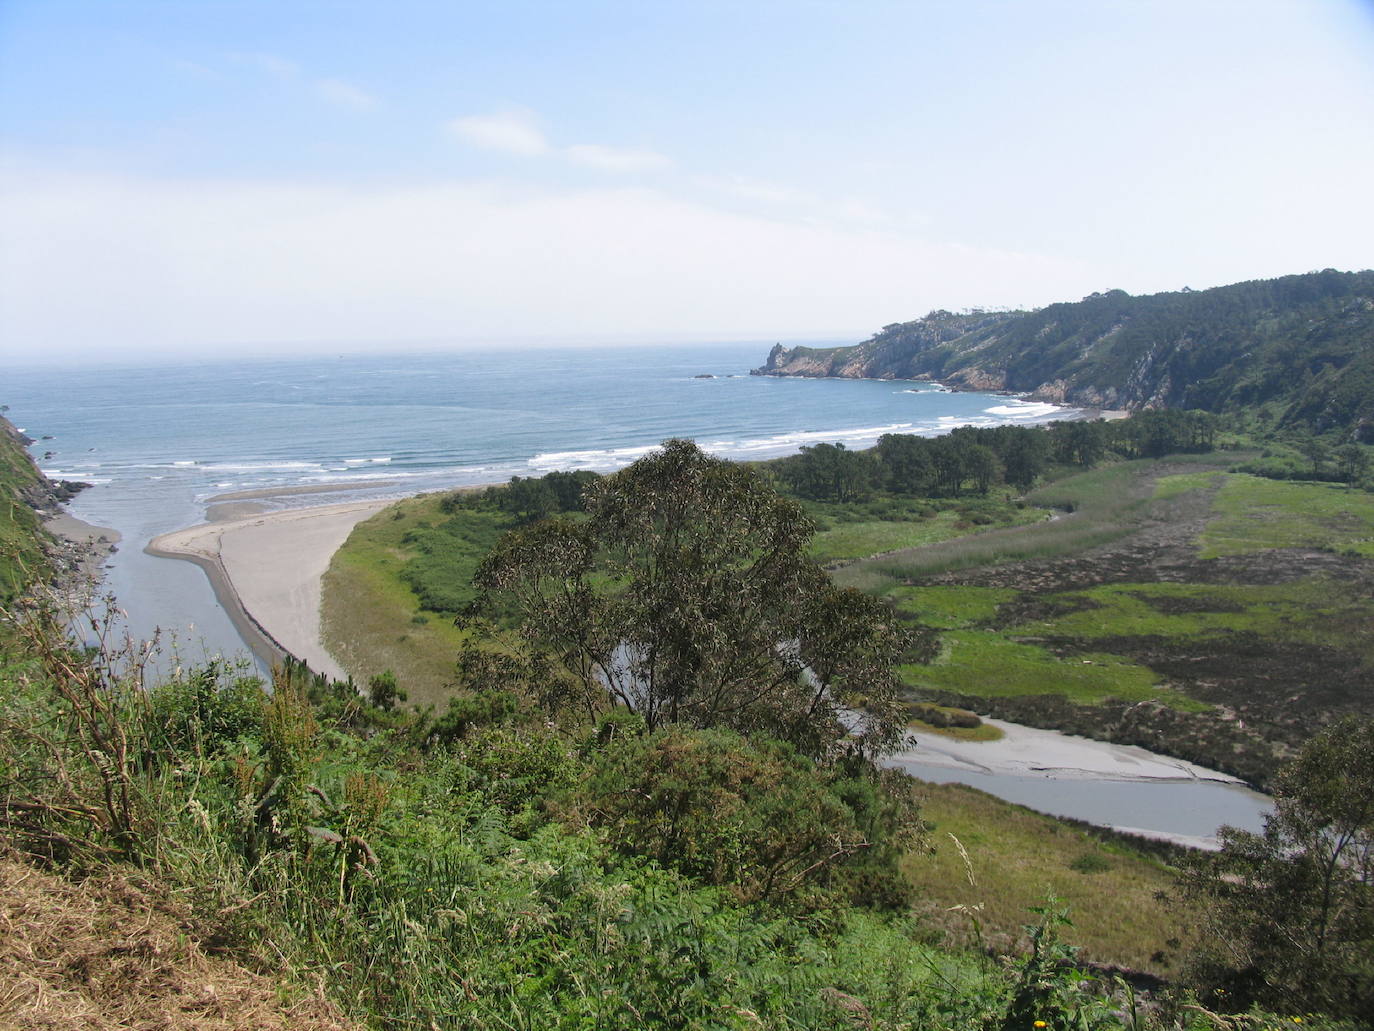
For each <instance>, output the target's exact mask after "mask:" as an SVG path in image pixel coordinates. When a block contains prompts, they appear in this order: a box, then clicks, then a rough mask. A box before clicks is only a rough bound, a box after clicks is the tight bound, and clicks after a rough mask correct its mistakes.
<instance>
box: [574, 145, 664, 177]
mask: <svg viewBox="0 0 1374 1031" xmlns="http://www.w3.org/2000/svg"><path fill="white" fill-rule="evenodd" d="M563 154H564V156H565V157H567V159H568V160H569V161H571V162H573V163H574V164H578V165H589V166H591V167H592V168H599V169H601V170H602V171H606V172H651V171H655V170H657V169H662V168H669V167H671V166H672V164H673V162H672V161H671V160H670V159H669V158H667V157H665V156H664V155H662V154H656V153H654V152H653V151H651V150H629V149H625V148H622V147H603V146H601V145H600V144H596V143H579V144H577V145H575V146H572V147H567V148H565V149H564V150H563Z"/></svg>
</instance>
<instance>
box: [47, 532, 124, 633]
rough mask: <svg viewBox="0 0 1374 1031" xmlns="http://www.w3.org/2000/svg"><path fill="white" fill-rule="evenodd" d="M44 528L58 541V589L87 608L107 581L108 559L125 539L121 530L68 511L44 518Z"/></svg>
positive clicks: (56, 556)
mask: <svg viewBox="0 0 1374 1031" xmlns="http://www.w3.org/2000/svg"><path fill="white" fill-rule="evenodd" d="M43 529H45V530H46V531H47V532H48V533H50V534H52V536H53V538H54V539H55V540H56V541H57V548H56V550H57V554H56V555H55V556H54V558H55V559H56V561H57V563H58V568H57V573H58V581H57V586H58V590H59V592H61V593H62V594H64V595H66V596H67V597H68V599H69V600H70V601H71V602H72V603H73V604H74V605H75V606H76V607H78V608H79V607H81V606H83V605H85V604H86V603H87V602H88V601H90V600H91V599H92V597H93V596H94V595H95V594H96V593H97V591H98V588H99V585H100V583H101V581H102V580H103V579H104V569H103V567H104V565H105V560H106V559H108V558H109V557H110V555H111V554H113V553H114V551H115V550H116V548H117V546H118V545H119V542H120V541H121V540H123V537H122V535H121V534H120V532H119V531H118V530H115V529H111V528H110V527H108V526H95V525H92V524H91V523H88V522H86V521H85V520H84V519H78V518H76V516H74V515H72V514H71V513H70V512H68V511H67V510H66V509H65V508H60V509H58V510H57V512H56V513H55V514H54V515H48V516H44V517H43Z"/></svg>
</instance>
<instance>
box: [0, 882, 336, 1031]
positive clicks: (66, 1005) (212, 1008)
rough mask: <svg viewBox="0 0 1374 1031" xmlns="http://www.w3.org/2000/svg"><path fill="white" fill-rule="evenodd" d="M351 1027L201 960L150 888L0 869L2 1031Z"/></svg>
mask: <svg viewBox="0 0 1374 1031" xmlns="http://www.w3.org/2000/svg"><path fill="white" fill-rule="evenodd" d="M353 1027H354V1025H352V1024H349V1023H347V1022H346V1021H344V1020H343V1019H342V1018H341V1017H340V1016H339V1015H338V1014H337V1013H336V1011H335V1010H334V1008H333V1007H332V1006H331V1005H329V1004H328V1003H326V1002H324V1001H323V1000H321V999H318V998H314V997H307V998H304V999H301V1000H299V1001H297V1002H295V1003H288V1002H285V1001H283V996H282V994H281V992H280V991H279V986H278V985H277V984H276V982H274V981H272V980H271V979H269V978H266V977H263V976H261V975H259V974H255V973H253V972H251V971H249V970H247V969H245V968H244V967H242V966H239V965H238V964H236V963H234V962H232V961H231V960H228V959H225V958H222V957H218V956H214V955H211V954H209V953H208V952H207V951H206V949H205V948H204V947H203V946H202V945H201V943H200V942H199V941H198V940H197V936H196V933H195V924H194V921H193V920H192V919H191V914H190V913H189V912H188V911H187V910H186V908H185V907H184V906H181V905H180V904H179V903H178V902H177V901H176V900H175V899H174V898H172V897H171V896H170V894H169V893H167V892H166V891H165V889H161V888H159V887H158V886H157V885H155V884H152V883H151V882H146V881H143V880H142V879H140V878H138V877H137V876H136V875H134V874H132V873H127V874H126V873H123V872H120V871H109V872H105V873H102V874H101V875H99V876H96V877H91V878H89V879H87V880H84V881H81V882H79V883H77V882H73V881H69V880H66V879H64V878H62V877H59V876H57V875H55V874H52V873H49V872H46V871H43V870H39V869H36V868H35V867H33V866H30V865H28V864H26V863H23V862H19V861H17V860H13V859H6V858H0V1028H6V1029H8V1028H15V1029H20V1028H22V1029H47V1028H53V1029H56V1028H63V1029H71V1028H89V1029H92V1031H105V1029H107V1028H108V1029H114V1028H120V1029H129V1028H137V1029H147V1031H152V1029H159V1031H181V1029H197V1031H220V1029H223V1031H239V1029H243V1028H266V1029H273V1028H280V1029H283V1031H284V1029H287V1028H291V1029H298V1031H345V1029H351V1028H353Z"/></svg>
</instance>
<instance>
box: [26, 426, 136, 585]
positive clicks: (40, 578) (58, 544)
mask: <svg viewBox="0 0 1374 1031" xmlns="http://www.w3.org/2000/svg"><path fill="white" fill-rule="evenodd" d="M31 443H33V441H32V440H31V439H30V438H28V437H26V436H25V435H24V434H23V433H21V432H19V430H18V429H16V428H15V426H14V424H13V423H11V422H10V421H9V420H8V419H6V418H5V417H4V416H2V415H0V604H8V603H9V602H10V601H12V600H13V599H14V598H15V597H16V596H17V595H19V594H20V593H21V592H23V591H24V590H25V588H27V587H29V586H31V585H33V584H36V583H41V582H46V583H48V584H50V585H51V586H53V587H57V588H60V589H63V590H66V589H73V588H74V587H75V586H76V585H77V583H78V581H81V580H82V579H84V578H85V576H86V574H87V572H88V570H90V569H92V568H93V566H94V563H96V562H98V561H99V560H100V558H101V557H103V556H104V555H105V554H108V552H109V551H110V549H111V547H112V546H113V540H112V538H117V537H118V534H115V533H114V532H113V531H109V530H102V529H101V528H99V527H89V526H86V525H85V524H84V523H80V522H79V521H77V520H74V519H71V518H70V517H69V516H64V515H63V511H62V505H63V504H64V503H65V502H66V501H67V500H69V499H70V498H71V497H72V495H74V494H75V493H76V492H77V491H79V490H81V489H82V488H84V487H85V486H86V484H84V483H73V482H71V481H69V480H59V481H56V482H54V481H53V480H49V479H48V478H47V477H46V476H44V475H43V473H42V471H41V470H40V469H39V468H38V466H37V464H36V463H35V462H34V460H33V458H32V457H31V456H30V455H29V452H28V450H27V448H28V445H29V444H31ZM59 517H60V520H59ZM54 530H55V531H57V532H53V531H54Z"/></svg>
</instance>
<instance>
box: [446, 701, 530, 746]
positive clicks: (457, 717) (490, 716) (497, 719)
mask: <svg viewBox="0 0 1374 1031" xmlns="http://www.w3.org/2000/svg"><path fill="white" fill-rule="evenodd" d="M519 709H520V699H519V696H517V695H516V694H515V693H514V692H511V691H489V692H484V693H481V694H471V695H460V696H459V697H457V698H450V699H449V703H448V709H447V710H446V711H445V712H444V714H443V715H442V716H440V717H439V718H438V719H436V720H435V721H434V725H433V727H432V728H431V729H430V735H431V736H432V737H433V738H434V739H435V740H437V741H441V742H444V743H446V744H452V743H453V742H454V741H456V740H458V739H459V738H464V737H467V735H468V732H469V731H471V730H474V729H479V728H484V727H498V726H503V725H505V724H506V723H508V722H509V721H510V720H511V719H512V718H513V717H514V716H515V715H516V713H517V712H518V711H519Z"/></svg>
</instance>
